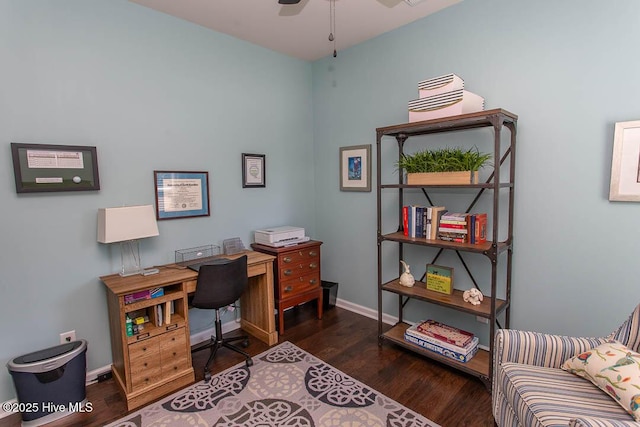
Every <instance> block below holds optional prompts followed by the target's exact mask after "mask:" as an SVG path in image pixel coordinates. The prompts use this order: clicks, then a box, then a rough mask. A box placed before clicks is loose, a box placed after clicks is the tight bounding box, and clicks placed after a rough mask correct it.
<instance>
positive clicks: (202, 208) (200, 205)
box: [153, 171, 210, 220]
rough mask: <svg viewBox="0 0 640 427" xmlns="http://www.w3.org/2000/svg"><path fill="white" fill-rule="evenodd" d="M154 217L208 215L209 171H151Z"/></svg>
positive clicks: (172, 217) (169, 217) (168, 217)
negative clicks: (154, 190)
mask: <svg viewBox="0 0 640 427" xmlns="http://www.w3.org/2000/svg"><path fill="white" fill-rule="evenodd" d="M153 175H154V182H155V186H156V218H157V219H158V220H161V219H177V218H190V217H194V216H209V215H210V213H209V172H184V171H175V172H174V171H153Z"/></svg>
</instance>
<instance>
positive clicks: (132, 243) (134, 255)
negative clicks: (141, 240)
mask: <svg viewBox="0 0 640 427" xmlns="http://www.w3.org/2000/svg"><path fill="white" fill-rule="evenodd" d="M120 256H121V261H122V269H121V270H120V276H122V277H128V276H134V275H136V274H142V272H143V269H142V267H140V247H139V244H138V241H137V240H127V241H125V242H120Z"/></svg>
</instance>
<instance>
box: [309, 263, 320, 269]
mask: <svg viewBox="0 0 640 427" xmlns="http://www.w3.org/2000/svg"><path fill="white" fill-rule="evenodd" d="M309 268H318V264H316V263H315V262H312V263H311V264H309Z"/></svg>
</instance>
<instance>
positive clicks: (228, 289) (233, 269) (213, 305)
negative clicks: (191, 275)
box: [191, 255, 248, 309]
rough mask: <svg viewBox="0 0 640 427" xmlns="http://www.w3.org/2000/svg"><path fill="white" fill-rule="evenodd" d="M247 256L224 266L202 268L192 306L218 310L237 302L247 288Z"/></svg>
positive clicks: (212, 265)
mask: <svg viewBox="0 0 640 427" xmlns="http://www.w3.org/2000/svg"><path fill="white" fill-rule="evenodd" d="M247 282H248V279H247V256H246V255H243V256H241V257H240V258H236V259H233V260H229V262H226V263H223V264H219V263H218V264H210V265H207V264H205V265H202V266H200V270H199V271H198V282H197V284H196V292H195V293H194V295H193V301H192V302H191V305H192V306H194V307H196V308H204V309H218V308H221V307H224V306H227V305H229V304H232V303H233V302H234V301H237V300H238V299H239V298H240V296H241V295H242V293H243V292H244V290H245V288H246V287H247Z"/></svg>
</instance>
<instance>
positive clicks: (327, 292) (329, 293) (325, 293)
mask: <svg viewBox="0 0 640 427" xmlns="http://www.w3.org/2000/svg"><path fill="white" fill-rule="evenodd" d="M321 284H322V309H323V310H329V309H330V308H332V307H335V306H336V299H337V298H338V284H337V283H336V282H327V281H326V280H322V281H321Z"/></svg>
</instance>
